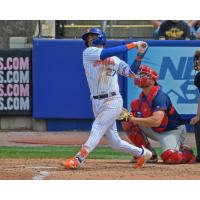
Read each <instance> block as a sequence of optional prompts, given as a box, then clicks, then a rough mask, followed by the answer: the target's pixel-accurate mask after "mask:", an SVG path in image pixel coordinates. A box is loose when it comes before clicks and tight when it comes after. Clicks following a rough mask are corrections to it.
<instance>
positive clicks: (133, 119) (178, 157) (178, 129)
mask: <svg viewBox="0 0 200 200" xmlns="http://www.w3.org/2000/svg"><path fill="white" fill-rule="evenodd" d="M157 80H158V74H157V72H156V71H155V70H153V69H151V68H150V67H148V66H146V65H141V66H140V67H139V69H138V72H137V75H136V78H135V79H134V82H135V85H137V86H138V87H140V88H142V93H141V94H140V97H139V98H138V99H136V100H133V101H132V102H131V109H132V110H131V113H132V115H129V116H128V118H129V120H128V121H127V122H123V128H124V130H125V131H126V132H127V134H128V136H129V138H130V140H131V141H132V142H133V144H135V145H137V146H141V145H143V146H145V147H146V148H148V149H150V150H151V151H152V152H153V153H154V155H153V156H152V158H154V161H157V159H156V154H155V151H153V148H152V147H151V145H150V143H149V141H148V139H147V137H149V138H151V139H153V140H155V141H158V142H159V143H160V144H161V148H162V154H161V158H162V160H163V161H164V162H165V163H169V164H178V163H194V162H195V160H196V158H195V156H194V154H193V152H192V150H191V149H190V148H189V147H186V146H185V145H183V141H184V138H185V134H186V128H185V125H184V121H183V120H182V119H181V117H180V115H179V114H178V112H177V111H176V109H175V108H174V106H173V105H172V102H171V100H170V98H169V96H168V95H167V94H165V93H164V92H163V91H162V90H161V89H160V86H159V85H158V84H157ZM124 112H126V110H123V112H122V114H121V117H120V119H121V118H122V115H124V114H123V113H124Z"/></svg>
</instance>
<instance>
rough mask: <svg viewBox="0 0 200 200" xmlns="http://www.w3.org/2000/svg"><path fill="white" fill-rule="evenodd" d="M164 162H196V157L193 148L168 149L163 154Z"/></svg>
mask: <svg viewBox="0 0 200 200" xmlns="http://www.w3.org/2000/svg"><path fill="white" fill-rule="evenodd" d="M161 158H162V160H163V162H164V163H167V164H184V163H188V164H191V163H195V162H196V157H195V156H194V154H193V151H192V150H191V149H184V148H182V149H180V151H176V150H172V149H168V150H166V151H164V152H163V153H162V154H161Z"/></svg>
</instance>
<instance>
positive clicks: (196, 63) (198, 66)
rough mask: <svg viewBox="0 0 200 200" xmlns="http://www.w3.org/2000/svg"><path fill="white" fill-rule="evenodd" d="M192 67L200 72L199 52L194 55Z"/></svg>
mask: <svg viewBox="0 0 200 200" xmlns="http://www.w3.org/2000/svg"><path fill="white" fill-rule="evenodd" d="M193 67H194V69H195V70H196V71H200V50H197V51H196V52H195V54H194V57H193Z"/></svg>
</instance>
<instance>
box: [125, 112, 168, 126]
mask: <svg viewBox="0 0 200 200" xmlns="http://www.w3.org/2000/svg"><path fill="white" fill-rule="evenodd" d="M164 115H165V112H164V111H162V110H159V111H156V112H153V114H152V116H150V117H146V118H139V117H134V116H131V117H130V118H129V120H130V121H131V122H133V123H134V124H138V125H141V126H144V127H150V128H151V127H159V126H160V125H161V122H162V120H163V117H164Z"/></svg>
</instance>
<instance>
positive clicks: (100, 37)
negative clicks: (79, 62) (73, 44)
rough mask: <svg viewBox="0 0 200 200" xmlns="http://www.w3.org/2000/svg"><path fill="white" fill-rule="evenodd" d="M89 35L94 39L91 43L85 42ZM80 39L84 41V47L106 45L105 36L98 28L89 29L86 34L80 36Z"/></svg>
mask: <svg viewBox="0 0 200 200" xmlns="http://www.w3.org/2000/svg"><path fill="white" fill-rule="evenodd" d="M89 34H94V35H96V37H95V38H94V39H93V40H92V41H89V42H88V41H87V37H88V35H89ZM82 39H83V40H84V41H85V45H86V46H87V47H88V46H98V45H105V44H106V34H105V33H104V32H103V31H102V30H100V29H98V28H90V29H88V30H87V33H85V34H83V35H82Z"/></svg>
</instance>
